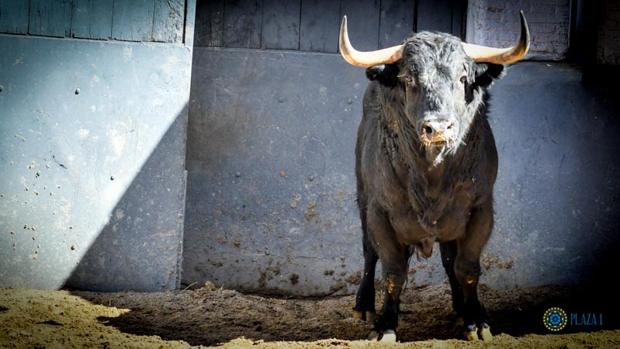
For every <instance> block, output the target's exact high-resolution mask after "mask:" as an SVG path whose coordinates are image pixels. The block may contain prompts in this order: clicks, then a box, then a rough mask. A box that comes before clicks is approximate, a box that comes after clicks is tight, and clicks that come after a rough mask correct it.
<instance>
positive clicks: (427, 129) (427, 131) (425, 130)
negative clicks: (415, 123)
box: [424, 126, 433, 136]
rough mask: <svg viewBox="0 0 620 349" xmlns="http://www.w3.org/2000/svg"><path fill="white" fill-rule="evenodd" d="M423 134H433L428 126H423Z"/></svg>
mask: <svg viewBox="0 0 620 349" xmlns="http://www.w3.org/2000/svg"><path fill="white" fill-rule="evenodd" d="M424 132H426V134H427V135H429V136H430V135H431V134H432V133H433V129H432V128H431V127H430V126H424Z"/></svg>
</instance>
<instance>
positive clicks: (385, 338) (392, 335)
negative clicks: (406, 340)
mask: <svg viewBox="0 0 620 349" xmlns="http://www.w3.org/2000/svg"><path fill="white" fill-rule="evenodd" d="M368 340H370V341H378V342H383V343H396V332H394V330H385V331H383V333H381V332H377V331H371V332H370V334H369V335H368Z"/></svg>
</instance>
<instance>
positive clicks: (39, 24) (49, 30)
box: [28, 0, 71, 37]
mask: <svg viewBox="0 0 620 349" xmlns="http://www.w3.org/2000/svg"><path fill="white" fill-rule="evenodd" d="M70 28H71V1H70V0H57V1H56V0H31V1H30V22H29V26H28V33H29V34H33V35H41V36H56V37H64V36H68V35H69V34H70Z"/></svg>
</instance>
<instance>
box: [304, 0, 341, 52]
mask: <svg viewBox="0 0 620 349" xmlns="http://www.w3.org/2000/svg"><path fill="white" fill-rule="evenodd" d="M339 14H340V1H333V0H304V1H302V2H301V28H300V38H299V49H300V50H302V51H314V52H338V30H339V28H340V16H339Z"/></svg>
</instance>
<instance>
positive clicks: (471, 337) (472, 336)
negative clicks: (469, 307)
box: [465, 324, 479, 341]
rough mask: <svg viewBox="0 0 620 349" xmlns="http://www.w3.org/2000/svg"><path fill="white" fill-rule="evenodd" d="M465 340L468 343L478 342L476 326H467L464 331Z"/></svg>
mask: <svg viewBox="0 0 620 349" xmlns="http://www.w3.org/2000/svg"><path fill="white" fill-rule="evenodd" d="M465 339H467V340H468V341H476V340H478V339H479V338H478V327H476V325H473V324H472V325H469V326H467V328H466V329H465Z"/></svg>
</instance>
